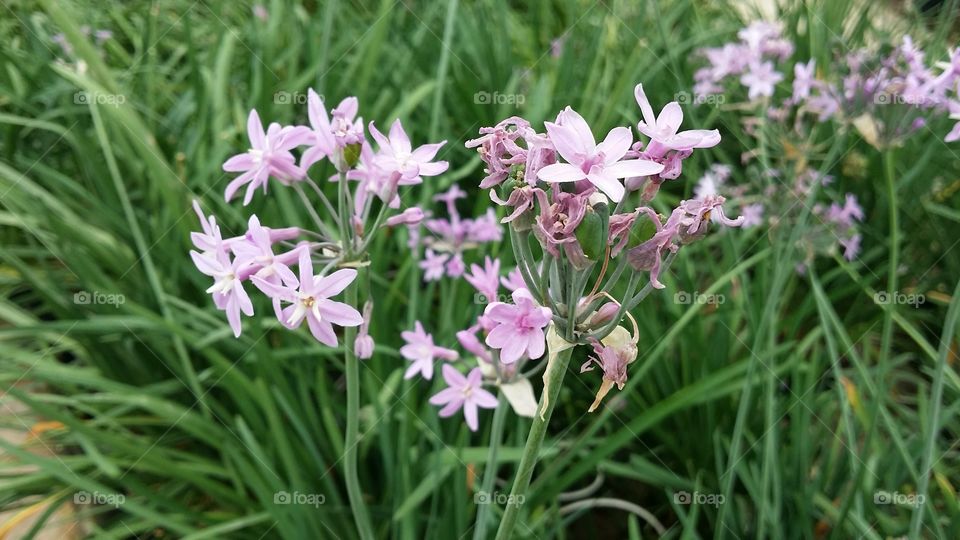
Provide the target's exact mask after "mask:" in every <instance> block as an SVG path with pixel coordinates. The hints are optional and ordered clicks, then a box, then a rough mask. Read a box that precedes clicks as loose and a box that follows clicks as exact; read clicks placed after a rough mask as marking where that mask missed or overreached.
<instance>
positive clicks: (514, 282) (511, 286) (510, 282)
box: [500, 266, 527, 292]
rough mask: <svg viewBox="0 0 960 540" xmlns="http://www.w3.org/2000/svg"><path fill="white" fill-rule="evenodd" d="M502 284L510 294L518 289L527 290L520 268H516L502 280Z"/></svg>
mask: <svg viewBox="0 0 960 540" xmlns="http://www.w3.org/2000/svg"><path fill="white" fill-rule="evenodd" d="M500 284H501V285H503V286H504V287H506V288H507V290H509V291H510V292H513V291H515V290H517V289H525V288H526V287H527V283H526V282H525V281H523V272H521V271H520V267H519V266H517V267H515V268H514V269H513V270H511V271H510V272H509V273H508V274H507V275H505V276H503V277H502V278H500Z"/></svg>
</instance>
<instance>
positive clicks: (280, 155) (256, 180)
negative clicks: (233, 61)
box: [223, 110, 308, 206]
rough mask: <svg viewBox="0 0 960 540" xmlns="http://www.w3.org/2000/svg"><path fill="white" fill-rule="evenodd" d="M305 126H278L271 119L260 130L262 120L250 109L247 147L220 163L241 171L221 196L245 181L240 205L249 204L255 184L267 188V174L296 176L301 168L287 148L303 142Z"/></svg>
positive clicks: (229, 194) (301, 173)
mask: <svg viewBox="0 0 960 540" xmlns="http://www.w3.org/2000/svg"><path fill="white" fill-rule="evenodd" d="M307 133H308V132H307V128H305V127H299V126H298V127H293V126H287V127H280V124H277V123H273V124H270V127H268V128H267V131H266V133H264V131H263V124H262V123H261V122H260V116H259V115H258V114H257V111H256V110H251V111H250V116H249V117H248V118H247V135H248V136H249V137H250V150H248V151H246V152H245V153H243V154H237V155H235V156H233V157H232V158H230V159H228V160H227V161H226V162H225V163H224V164H223V170H225V171H228V172H242V173H243V174H241V175H240V176H238V177H236V178H234V179H233V181H231V182H230V183H229V184H228V185H227V189H226V191H224V194H223V196H224V198H225V199H226V200H227V201H229V200H230V199H232V198H233V195H234V194H235V193H236V192H237V190H239V189H240V188H241V187H242V186H244V185H247V192H246V194H245V195H244V197H243V205H244V206H246V205H248V204H250V200H251V199H253V193H254V191H255V190H256V189H257V188H258V187H263V190H264V192H266V190H267V180H269V178H270V177H271V176H273V177H274V178H276V179H277V180H280V181H281V182H283V183H289V182H290V181H292V180H300V179H302V178H303V177H304V174H305V173H304V171H303V169H301V168H300V167H297V160H296V158H294V157H293V154H291V153H290V150H292V149H294V148H296V147H297V146H299V145H301V144H303V143H304V140H305V135H306V134H307Z"/></svg>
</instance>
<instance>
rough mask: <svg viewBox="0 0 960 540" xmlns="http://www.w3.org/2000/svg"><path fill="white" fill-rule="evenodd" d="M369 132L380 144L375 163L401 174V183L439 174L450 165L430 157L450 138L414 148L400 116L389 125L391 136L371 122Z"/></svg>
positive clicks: (390, 171)
mask: <svg viewBox="0 0 960 540" xmlns="http://www.w3.org/2000/svg"><path fill="white" fill-rule="evenodd" d="M370 135H372V136H373V138H374V140H376V141H377V144H378V145H379V146H380V150H379V153H378V154H377V155H376V157H375V158H374V159H375V163H376V164H377V165H378V166H380V167H381V168H382V169H383V170H385V171H387V172H389V173H396V174H399V176H400V184H401V185H407V184H419V183H420V182H422V181H423V179H422V178H420V177H421V176H437V175H438V174H441V173H443V172H444V171H446V170H447V167H448V166H449V165H448V163H447V162H446V161H437V162H432V161H431V160H433V158H434V157H435V156H436V155H437V151H438V150H440V147H442V146H443V145H444V144H446V143H447V141H442V142H439V143H435V144H424V145H422V146H419V147H417V149H416V150H413V147H412V146H411V144H410V137H407V133H406V132H405V131H404V130H403V126H402V125H401V124H400V120H394V122H393V125H391V126H390V134H389V137H385V136H384V135H383V134H382V133H380V131H379V130H377V128H376V126H374V125H373V122H370Z"/></svg>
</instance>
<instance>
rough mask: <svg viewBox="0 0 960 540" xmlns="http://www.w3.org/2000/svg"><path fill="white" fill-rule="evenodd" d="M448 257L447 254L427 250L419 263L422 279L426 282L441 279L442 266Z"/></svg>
mask: <svg viewBox="0 0 960 540" xmlns="http://www.w3.org/2000/svg"><path fill="white" fill-rule="evenodd" d="M449 258H450V255H449V254H447V253H435V252H434V251H433V250H432V249H429V248H428V249H427V251H426V253H424V256H423V260H422V261H420V268H421V269H422V270H423V279H424V280H426V281H435V280H438V279H440V278H442V277H443V272H444V265H445V264H446V262H447V259H449Z"/></svg>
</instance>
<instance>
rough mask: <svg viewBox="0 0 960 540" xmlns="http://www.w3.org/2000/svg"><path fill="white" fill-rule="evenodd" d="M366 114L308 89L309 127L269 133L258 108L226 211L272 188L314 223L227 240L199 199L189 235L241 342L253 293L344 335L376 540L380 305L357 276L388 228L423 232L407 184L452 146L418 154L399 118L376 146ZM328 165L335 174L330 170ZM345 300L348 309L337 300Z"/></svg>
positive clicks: (352, 465)
mask: <svg viewBox="0 0 960 540" xmlns="http://www.w3.org/2000/svg"><path fill="white" fill-rule="evenodd" d="M358 106H359V104H358V101H357V98H355V97H348V98H346V99H344V100H343V101H341V102H340V104H339V105H338V106H337V107H336V108H334V109H333V110H331V111H328V110H327V109H326V106H325V105H324V103H323V100H322V99H321V98H320V96H319V95H318V94H317V93H316V92H314V91H313V90H312V89H311V90H310V91H309V92H308V102H307V116H308V118H309V125H289V126H282V125H280V124H278V123H271V124H270V125H269V126H267V128H266V129H264V127H263V124H262V123H261V120H260V116H259V114H258V113H257V111H255V110H253V111H250V115H249V117H248V119H247V136H248V138H249V141H248V143H247V145H248V150H246V151H245V152H242V153H239V154H237V155H235V156H233V157H231V158H229V159H228V160H227V161H226V162H225V163H224V164H223V169H224V170H225V171H228V172H233V173H239V174H238V176H236V178H234V179H233V180H232V181H231V182H230V183H229V184H228V185H227V187H226V191H225V193H224V197H225V198H226V200H227V201H228V202H229V201H231V200H232V199H234V197H235V196H237V195H238V194H239V193H240V192H241V190H242V191H243V204H244V206H246V205H248V204H249V203H250V201H251V200H252V199H253V197H254V196H255V195H256V193H257V192H258V191H259V192H262V193H263V194H266V193H267V188H268V186H269V184H270V183H271V179H272V180H273V181H274V182H276V183H278V184H280V185H281V186H285V187H288V188H291V189H293V190H295V191H296V193H297V194H298V196H299V197H300V199H301V200H302V202H303V204H304V207H305V210H306V213H307V214H308V215H309V216H310V218H311V222H310V225H309V226H302V225H299V224H298V225H297V226H286V225H289V224H281V225H284V226H281V227H277V228H273V227H269V226H267V225H266V224H262V223H261V220H260V219H259V218H258V216H256V215H251V216H250V218H249V221H248V228H247V230H246V231H245V232H244V233H242V234H239V235H236V236H229V237H227V238H224V235H223V233H222V230H221V224H220V223H218V221H217V220H216V218H215V217H213V216H207V215H205V214H204V213H203V211H202V210H201V208H200V205H199V204H198V203H197V202H194V208H195V209H196V211H197V214H198V216H199V217H200V224H201V231H200V232H195V233H193V234H192V236H191V239H192V241H193V244H194V246H195V247H196V250H195V251H191V252H190V256H191V257H192V258H193V261H194V263H195V264H196V266H197V269H198V270H200V272H202V273H204V274H206V275H208V276H210V277H211V278H212V280H213V284H212V285H211V286H210V288H209V289H207V292H208V293H210V294H211V295H212V297H213V303H214V305H215V306H216V307H217V309H220V310H222V311H224V312H225V314H226V318H227V321H228V322H229V324H230V327H231V328H232V330H233V333H234V335H235V336H238V337H239V336H240V334H241V332H242V326H243V325H242V318H243V317H242V316H243V315H245V316H247V317H250V316H253V315H254V306H253V302H252V301H251V299H250V296H249V294H250V292H251V291H259V293H261V294H263V295H264V296H266V297H267V298H269V299H270V303H271V304H272V308H273V309H272V311H273V313H272V314H271V315H272V316H276V317H277V319H278V320H279V321H280V323H281V324H282V325H283V326H285V327H287V328H289V329H291V330H293V329H296V328H299V327H301V326H306V327H307V328H308V329H309V331H310V333H311V334H312V335H313V337H314V338H316V340H317V341H319V342H320V343H322V344H324V345H327V346H330V347H336V346H338V344H339V339H338V336H337V331H336V327H338V326H339V327H343V329H344V330H343V339H344V342H345V344H344V345H345V346H344V355H345V365H346V378H347V428H346V441H345V444H344V448H345V455H344V459H343V463H344V469H345V470H344V478H345V480H346V487H347V492H348V495H349V499H350V505H351V509H352V511H353V515H354V517H355V520H356V523H357V528H358V531H359V533H360V536H361V537H363V538H372V537H373V529H372V526H371V523H370V518H369V516H368V514H367V511H366V508H365V505H364V502H363V498H362V493H361V491H360V487H359V481H358V478H357V455H356V448H357V436H358V411H359V379H358V377H359V373H358V366H357V357H359V358H369V357H370V356H372V354H373V351H374V342H373V339H372V338H371V337H370V335H369V333H368V326H369V321H370V313H371V310H372V309H373V305H372V304H371V303H370V302H367V303H366V305H365V306H364V308H363V312H364V313H363V314H362V315H361V313H360V311H359V310H358V308H359V305H358V300H357V298H358V292H357V285H356V284H355V283H354V281H355V280H356V279H357V276H358V271H359V272H362V271H365V268H366V266H367V265H368V264H369V250H368V248H369V246H370V244H371V241H372V240H373V239H374V238H375V237H376V235H377V233H378V232H379V231H380V230H381V229H382V228H383V227H389V226H398V225H408V226H409V225H415V224H418V223H419V222H420V220H422V219H423V212H422V211H421V210H420V209H419V208H407V209H402V208H401V207H402V204H401V203H402V201H401V199H400V196H399V189H400V187H401V186H409V185H415V184H420V183H422V182H423V178H424V177H431V176H436V175H439V174H441V173H443V172H444V171H446V170H447V166H448V165H447V162H445V161H434V158H435V156H436V154H437V151H438V150H439V149H440V147H441V146H443V144H444V143H445V142H446V141H443V142H440V143H435V144H425V145H422V146H419V147H417V148H414V147H413V145H412V144H411V142H410V139H409V138H408V136H407V134H406V132H405V131H404V129H403V126H402V125H401V124H400V121H399V120H397V121H395V122H394V123H393V124H392V125H391V126H390V129H389V131H388V132H387V133H386V134H384V133H381V131H380V130H378V129H377V127H376V126H375V125H374V123H373V122H370V124H369V126H368V127H369V135H370V138H368V137H367V134H366V132H365V129H364V124H363V120H362V118H360V117H358V116H357V114H358ZM324 161H326V162H329V164H330V165H331V166H332V167H331V166H326V167H324V166H323V163H322V162H324ZM324 170H326V171H332V172H333V175H332V176H330V177H329V178H326V179H324V180H323V183H327V182H334V183H336V184H337V185H336V188H337V189H336V192H337V195H336V198H335V199H334V200H330V198H328V197H327V195H326V193H325V190H324V189H323V186H322V185H321V183H320V182H317V181H315V180H314V179H313V178H312V177H311V174H317V172H322V171H324ZM325 174H327V173H325ZM311 195H312V198H311ZM317 208H319V209H320V211H318V210H316V209H317ZM251 285H252V287H251ZM341 295H342V296H343V301H340V300H335V299H334V298H336V297H339V296H341ZM357 327H359V330H360V331H359V335H358V332H357Z"/></svg>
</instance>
